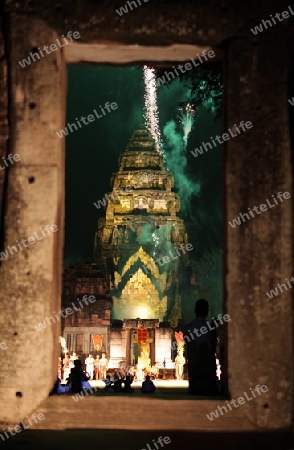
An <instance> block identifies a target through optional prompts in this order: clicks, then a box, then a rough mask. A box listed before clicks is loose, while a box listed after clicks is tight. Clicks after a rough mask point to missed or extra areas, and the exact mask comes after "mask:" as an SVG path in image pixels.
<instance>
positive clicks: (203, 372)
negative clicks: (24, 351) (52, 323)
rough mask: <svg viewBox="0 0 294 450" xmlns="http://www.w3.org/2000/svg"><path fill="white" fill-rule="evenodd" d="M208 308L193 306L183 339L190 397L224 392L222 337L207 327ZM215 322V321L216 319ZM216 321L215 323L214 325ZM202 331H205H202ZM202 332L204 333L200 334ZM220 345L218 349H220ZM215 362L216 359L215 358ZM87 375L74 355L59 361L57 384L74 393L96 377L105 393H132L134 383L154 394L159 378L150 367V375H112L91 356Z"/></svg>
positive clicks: (121, 372) (205, 304) (201, 303)
mask: <svg viewBox="0 0 294 450" xmlns="http://www.w3.org/2000/svg"><path fill="white" fill-rule="evenodd" d="M208 311H209V305H208V302H207V301H206V300H204V299H200V300H198V301H197V302H196V305H195V314H196V317H195V319H194V320H193V321H192V322H190V323H188V324H187V325H186V327H185V330H184V335H185V336H186V337H189V336H190V338H189V339H188V340H187V342H186V343H185V344H186V357H187V361H186V362H187V369H188V380H189V391H188V392H189V393H190V394H192V395H205V396H207V395H208V396H209V395H217V394H219V393H223V391H224V367H225V365H224V347H223V337H221V335H220V334H219V333H222V332H221V331H220V330H221V328H219V330H217V331H216V329H215V327H214V328H213V327H210V326H209V325H207V324H208V323H207V322H206V318H207V316H208ZM216 320H217V319H216ZM216 320H214V323H215V324H216ZM195 329H196V330H202V332H201V333H200V334H197V333H196V336H192V333H191V331H192V330H195ZM204 329H205V330H204ZM203 330H204V331H203ZM220 344H221V345H220ZM216 357H217V358H218V359H217V358H216ZM217 361H220V364H219V366H221V368H222V371H221V373H220V375H219V378H220V380H218V376H217V370H216V368H217V367H216V363H217ZM85 365H86V371H83V369H82V363H81V361H80V360H79V358H78V356H77V354H76V353H75V352H74V353H73V354H72V356H70V355H69V354H66V355H65V357H64V358H63V360H62V359H61V358H59V361H58V380H59V386H60V389H61V390H62V387H61V384H62V381H61V380H63V383H65V382H66V386H65V387H64V389H65V390H66V389H67V390H70V391H71V392H77V389H78V390H79V389H80V390H81V389H83V388H90V387H91V386H90V383H89V381H92V380H93V379H94V377H95V379H96V380H103V381H104V383H105V391H106V392H134V389H133V388H132V387H131V384H132V382H133V381H139V382H142V388H141V390H142V392H146V393H147V392H154V391H155V385H154V383H153V381H152V379H156V378H157V376H158V368H157V367H156V366H152V367H151V368H149V371H144V370H142V369H140V368H137V367H136V366H130V367H128V368H127V369H126V370H124V369H123V368H121V369H116V370H114V371H110V370H108V359H107V357H106V354H105V353H103V354H102V357H101V358H100V357H99V356H98V355H97V356H96V359H94V358H93V356H92V354H89V356H88V357H87V358H86V359H85Z"/></svg>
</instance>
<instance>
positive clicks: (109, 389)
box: [103, 375, 114, 392]
mask: <svg viewBox="0 0 294 450" xmlns="http://www.w3.org/2000/svg"><path fill="white" fill-rule="evenodd" d="M103 381H104V383H105V391H106V392H114V390H113V387H112V386H113V383H112V382H111V380H110V375H107V377H106V378H105V380H103Z"/></svg>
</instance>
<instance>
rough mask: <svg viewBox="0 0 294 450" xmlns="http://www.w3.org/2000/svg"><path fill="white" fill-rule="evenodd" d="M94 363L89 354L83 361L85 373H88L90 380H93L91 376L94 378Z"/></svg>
mask: <svg viewBox="0 0 294 450" xmlns="http://www.w3.org/2000/svg"><path fill="white" fill-rule="evenodd" d="M94 361H95V360H94V358H93V356H92V355H91V354H90V355H89V356H88V358H86V360H85V364H86V372H88V374H89V376H90V380H93V376H94Z"/></svg>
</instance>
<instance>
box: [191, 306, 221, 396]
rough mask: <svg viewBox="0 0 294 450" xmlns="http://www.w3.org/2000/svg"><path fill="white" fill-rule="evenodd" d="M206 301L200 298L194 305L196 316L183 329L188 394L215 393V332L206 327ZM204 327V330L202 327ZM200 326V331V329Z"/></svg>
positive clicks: (207, 307)
mask: <svg viewBox="0 0 294 450" xmlns="http://www.w3.org/2000/svg"><path fill="white" fill-rule="evenodd" d="M208 309H209V306H208V302H207V301H206V300H204V299H200V300H198V301H197V302H196V305H195V314H196V318H195V319H194V320H193V321H192V322H190V323H188V324H187V325H186V327H185V330H184V340H185V342H186V349H187V360H188V364H187V365H188V378H189V394H192V395H215V394H217V377H216V360H215V346H216V339H215V333H214V332H213V331H212V330H211V329H210V328H209V327H208V325H207V322H206V317H207V315H208ZM202 327H205V330H206V331H205V330H204V328H202ZM201 328H202V331H200V329H201Z"/></svg>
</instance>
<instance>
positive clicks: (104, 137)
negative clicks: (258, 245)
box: [64, 66, 223, 264]
mask: <svg viewBox="0 0 294 450" xmlns="http://www.w3.org/2000/svg"><path fill="white" fill-rule="evenodd" d="M143 94H144V85H143V75H142V68H140V67H118V66H115V67H114V66H89V67H84V66H83V67H78V66H69V68H68V95H67V117H66V123H68V122H69V123H73V122H75V123H76V120H75V118H78V119H80V117H81V116H87V115H89V114H93V110H94V109H96V110H97V112H98V113H99V109H100V108H99V105H102V106H103V105H104V104H105V103H106V102H110V103H111V102H116V103H117V104H118V109H116V110H115V111H112V112H111V113H107V115H105V116H103V117H102V118H100V119H95V121H94V122H92V123H89V124H88V125H83V126H82V128H80V129H78V130H77V131H73V132H72V133H69V136H67V137H66V206H65V208H66V209H65V213H66V216H65V251H64V262H65V264H69V263H74V262H83V261H91V260H92V251H93V240H94V233H95V231H96V228H97V220H98V218H99V217H102V216H103V209H100V210H98V209H97V208H96V207H95V206H94V205H93V202H97V201H98V200H99V199H102V198H103V197H104V195H105V193H107V192H108V191H109V188H110V177H111V174H112V173H113V172H115V171H116V170H117V169H118V157H119V154H120V153H121V152H122V151H124V150H125V147H126V144H127V141H128V140H129V139H130V138H131V136H132V133H133V130H134V128H136V126H138V125H139V124H140V123H143V106H144V105H143ZM188 100H189V95H188V93H187V89H186V88H185V87H184V85H183V83H181V82H180V81H179V80H178V79H175V80H174V81H173V83H172V84H171V85H170V86H168V87H167V86H160V87H159V88H158V107H159V119H160V128H161V132H163V129H164V126H165V125H166V123H167V122H168V121H170V120H176V119H177V114H178V113H179V110H178V108H179V104H180V102H182V101H188ZM178 131H179V132H181V126H180V124H179V123H178ZM220 133H221V123H220V121H219V120H218V121H217V120H215V117H214V116H213V114H212V113H208V111H207V110H206V109H204V108H201V109H200V112H199V117H198V118H197V120H196V121H195V125H194V128H193V130H192V132H191V134H190V137H189V141H188V147H187V152H186V156H187V167H188V169H187V172H188V173H187V177H188V179H189V180H190V181H189V183H191V185H193V183H194V184H200V191H199V193H198V194H197V196H192V197H191V198H190V197H189V194H185V197H186V202H185V203H186V205H188V206H187V207H186V209H185V210H183V211H181V213H180V214H179V215H180V216H181V217H182V218H184V219H185V220H186V227H187V230H188V235H189V242H191V243H192V244H193V247H194V249H195V251H194V255H193V257H195V258H197V257H199V256H200V255H201V254H202V253H203V251H205V250H210V249H215V248H222V227H223V219H222V210H223V205H222V201H223V200H222V191H223V189H222V154H221V149H220V147H216V148H213V149H212V150H209V151H208V152H207V153H205V154H203V155H200V156H198V157H197V158H195V157H193V155H192V154H191V153H190V151H191V150H193V149H195V147H199V146H200V145H201V143H202V142H203V141H204V142H207V141H209V140H210V136H216V135H217V134H220ZM166 152H167V153H169V158H167V161H169V159H170V157H171V158H172V150H171V149H166ZM175 178H176V182H177V174H175ZM179 182H180V183H181V181H179ZM176 191H177V190H176ZM187 195H188V196H187Z"/></svg>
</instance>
